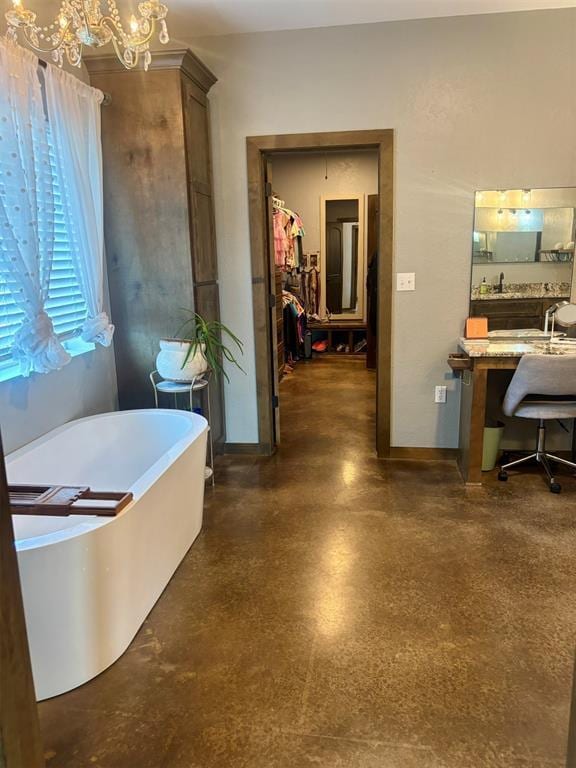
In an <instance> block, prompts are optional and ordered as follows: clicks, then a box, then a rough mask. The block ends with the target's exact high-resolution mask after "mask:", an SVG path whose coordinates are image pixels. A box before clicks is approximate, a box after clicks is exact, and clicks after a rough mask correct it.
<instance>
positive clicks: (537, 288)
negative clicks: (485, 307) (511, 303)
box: [471, 283, 571, 301]
mask: <svg viewBox="0 0 576 768" xmlns="http://www.w3.org/2000/svg"><path fill="white" fill-rule="evenodd" d="M494 287H495V286H492V285H491V286H490V291H489V292H488V293H482V294H481V293H480V286H473V287H472V294H471V299H472V301H487V300H490V301H492V300H494V299H496V300H501V299H568V298H569V297H570V292H571V286H570V283H505V284H504V291H503V292H502V293H496V292H494V291H493V289H494Z"/></svg>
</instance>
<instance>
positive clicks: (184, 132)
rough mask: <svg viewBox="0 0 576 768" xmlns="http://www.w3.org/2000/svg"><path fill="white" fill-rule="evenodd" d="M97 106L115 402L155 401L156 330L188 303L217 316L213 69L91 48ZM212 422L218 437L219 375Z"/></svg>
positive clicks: (174, 320) (166, 329)
mask: <svg viewBox="0 0 576 768" xmlns="http://www.w3.org/2000/svg"><path fill="white" fill-rule="evenodd" d="M86 64H87V66H88V69H89V71H90V80H91V83H92V85H93V86H95V87H96V88H100V89H101V90H102V91H104V92H105V93H106V94H109V95H110V97H111V102H110V104H108V105H107V106H104V107H103V108H102V143H103V155H104V206H105V208H104V217H105V240H106V252H107V261H108V281H109V287H110V303H111V312H112V319H113V322H114V324H115V325H116V333H115V337H114V344H115V354H116V368H117V375H118V390H119V398H120V407H121V408H123V409H128V408H143V407H151V406H152V405H153V393H152V389H151V387H150V383H149V380H148V374H149V372H150V371H151V370H152V369H153V368H154V361H155V357H156V354H157V352H158V340H159V339H160V338H161V337H163V336H172V335H173V334H174V333H175V332H176V330H177V328H178V326H179V324H180V322H181V321H182V319H184V318H185V314H184V313H183V312H182V309H183V308H186V309H193V310H195V311H196V312H198V313H199V314H201V315H202V316H204V317H205V318H208V319H213V318H216V319H219V315H220V307H219V290H218V267H217V261H216V240H215V230H214V204H213V187H212V167H211V155H210V130H209V115H208V99H207V94H208V91H209V90H210V88H211V87H212V85H214V83H215V82H216V78H215V77H214V75H213V74H212V73H211V72H210V71H209V70H208V69H207V68H206V67H205V66H204V64H202V62H201V61H200V60H199V59H198V58H197V57H196V56H195V55H194V54H193V53H192V52H191V51H170V52H168V53H164V54H162V53H160V54H155V55H154V56H153V60H152V65H151V67H150V69H149V71H148V72H144V71H143V70H140V69H138V70H133V71H127V70H126V69H124V67H123V66H122V65H121V64H120V62H119V61H118V60H117V59H116V58H115V57H112V56H106V57H98V58H89V59H87V60H86ZM211 390H212V402H211V407H212V429H213V436H214V440H215V443H216V445H221V444H222V443H223V442H224V439H225V437H224V412H223V394H222V382H221V381H219V382H217V385H216V386H213V387H211Z"/></svg>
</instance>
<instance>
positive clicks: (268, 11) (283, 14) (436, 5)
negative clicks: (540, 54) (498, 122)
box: [0, 0, 576, 40]
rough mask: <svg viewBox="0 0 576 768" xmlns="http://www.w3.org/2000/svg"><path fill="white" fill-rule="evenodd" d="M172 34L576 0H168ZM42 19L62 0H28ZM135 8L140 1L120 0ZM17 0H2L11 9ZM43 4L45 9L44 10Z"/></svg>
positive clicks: (566, 4)
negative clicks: (12, 0) (12, 1)
mask: <svg viewBox="0 0 576 768" xmlns="http://www.w3.org/2000/svg"><path fill="white" fill-rule="evenodd" d="M164 2H165V3H166V4H167V5H168V7H169V9H170V13H169V16H168V21H169V28H170V32H171V35H172V36H173V37H177V38H178V39H180V40H190V39H191V38H193V37H198V36H202V35H225V34H230V33H235V32H265V31H272V30H282V29H305V28H308V27H331V26H340V25H343V24H370V23H374V22H379V21H393V20H400V19H423V18H433V17H438V16H463V15H470V14H484V13H502V12H506V11H526V10H536V9H550V8H572V7H576V0H164ZM23 3H24V5H25V6H26V7H28V8H30V9H32V10H35V11H36V12H37V13H38V17H39V18H38V21H39V22H41V23H44V22H43V18H48V16H49V14H50V13H52V15H54V14H55V12H56V11H57V9H58V7H59V5H60V0H23ZM117 3H118V6H119V8H120V9H121V11H122V10H123V9H124V8H125V9H126V12H127V13H130V12H131V11H132V10H133V9H134V8H135V7H136V6H137V0H117ZM9 6H11V0H0V8H2V7H4V9H5V10H6V9H7V8H8V7H9ZM40 8H42V11H40Z"/></svg>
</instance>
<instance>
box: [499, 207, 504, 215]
mask: <svg viewBox="0 0 576 768" xmlns="http://www.w3.org/2000/svg"><path fill="white" fill-rule="evenodd" d="M503 215H504V211H503V210H502V208H498V216H503Z"/></svg>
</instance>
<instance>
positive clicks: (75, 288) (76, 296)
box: [0, 94, 87, 372]
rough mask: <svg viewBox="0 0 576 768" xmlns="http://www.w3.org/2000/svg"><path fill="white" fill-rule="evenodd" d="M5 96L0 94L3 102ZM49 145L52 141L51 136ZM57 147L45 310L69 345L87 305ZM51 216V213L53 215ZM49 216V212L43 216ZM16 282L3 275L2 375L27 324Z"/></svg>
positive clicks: (11, 362)
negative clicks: (76, 263) (13, 292)
mask: <svg viewBox="0 0 576 768" xmlns="http://www.w3.org/2000/svg"><path fill="white" fill-rule="evenodd" d="M1 98H2V94H0V99H1ZM48 138H49V141H50V140H51V136H50V132H48ZM55 162H56V159H55V155H54V147H53V146H50V171H51V174H50V175H51V182H52V191H53V196H54V212H53V214H54V221H53V222H52V224H53V226H54V240H55V245H54V255H53V260H52V269H51V273H50V284H49V289H48V299H47V301H46V305H45V309H46V312H47V314H48V315H49V317H50V318H51V320H52V322H53V324H54V331H55V334H56V336H57V337H58V338H59V339H60V340H61V341H66V340H69V339H72V338H75V337H77V336H79V335H80V333H81V329H82V325H83V323H84V321H85V319H86V313H87V309H86V302H85V301H84V298H83V297H82V292H81V288H80V284H79V282H78V277H77V275H76V273H75V269H74V261H73V257H72V249H73V248H75V247H77V244H76V243H75V240H74V236H73V232H72V228H71V218H70V214H69V211H68V210H67V209H66V208H65V203H64V200H63V195H62V194H61V190H60V185H59V181H58V173H57V171H56V164H55ZM50 213H52V212H50ZM42 215H43V212H42V211H40V212H39V227H40V228H44V227H49V226H52V224H51V223H50V222H42V218H41V217H42ZM44 215H46V212H44ZM11 288H14V281H13V280H11V279H10V276H9V275H6V274H1V275H0V372H1V371H6V370H7V369H9V368H11V367H12V366H14V364H15V362H14V360H13V358H12V344H13V343H14V336H15V334H16V332H17V330H18V328H19V327H20V325H21V323H22V321H23V320H24V312H22V311H21V310H20V309H19V308H18V307H17V305H16V303H15V302H14V300H13V298H12V295H11Z"/></svg>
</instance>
